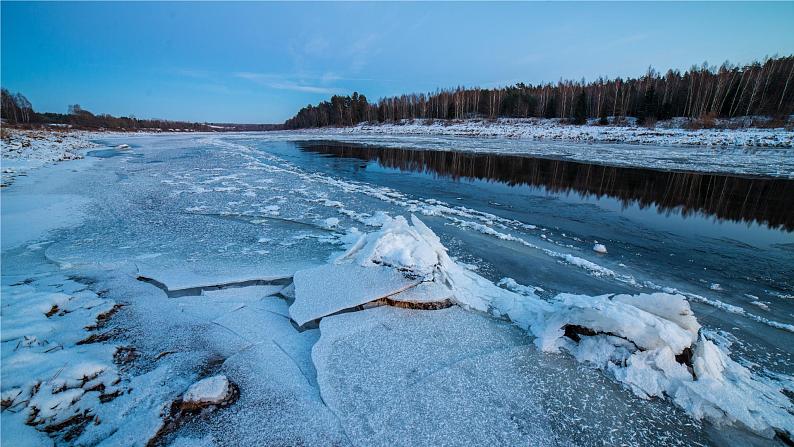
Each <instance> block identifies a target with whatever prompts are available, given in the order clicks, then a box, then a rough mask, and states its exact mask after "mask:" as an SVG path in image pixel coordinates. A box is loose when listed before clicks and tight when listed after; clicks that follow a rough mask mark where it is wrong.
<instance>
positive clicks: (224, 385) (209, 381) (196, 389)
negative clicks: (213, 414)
mask: <svg viewBox="0 0 794 447" xmlns="http://www.w3.org/2000/svg"><path fill="white" fill-rule="evenodd" d="M231 392H232V388H231V384H230V383H229V379H228V378H227V377H226V376H224V375H222V374H221V375H217V376H212V377H207V378H204V379H201V380H199V381H198V382H196V383H194V384H193V385H190V388H188V389H187V391H185V394H184V395H183V396H182V402H184V403H186V404H194V405H198V406H204V405H212V404H221V403H223V402H224V401H225V400H227V399H228V398H229V396H230V395H231Z"/></svg>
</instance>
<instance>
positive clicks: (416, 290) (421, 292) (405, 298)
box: [389, 282, 454, 303]
mask: <svg viewBox="0 0 794 447" xmlns="http://www.w3.org/2000/svg"><path fill="white" fill-rule="evenodd" d="M453 297H454V295H453V293H452V290H450V289H449V288H448V287H446V286H444V285H442V284H438V283H436V282H423V283H419V284H417V285H416V286H415V287H411V288H410V289H408V290H405V291H402V292H400V293H398V294H395V295H392V296H390V297H389V299H390V300H392V301H399V302H403V303H441V302H444V301H447V300H451V299H452V298H453Z"/></svg>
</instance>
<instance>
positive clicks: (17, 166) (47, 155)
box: [0, 128, 97, 186]
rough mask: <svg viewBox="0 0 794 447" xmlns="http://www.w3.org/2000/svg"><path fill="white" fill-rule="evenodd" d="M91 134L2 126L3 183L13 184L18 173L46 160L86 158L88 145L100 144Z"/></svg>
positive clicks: (35, 166) (39, 165)
mask: <svg viewBox="0 0 794 447" xmlns="http://www.w3.org/2000/svg"><path fill="white" fill-rule="evenodd" d="M91 136H92V134H90V133H88V132H80V131H70V132H62V131H43V130H19V129H12V128H4V129H3V137H2V139H0V154H2V184H3V185H4V186H7V185H9V184H11V183H12V182H13V180H14V178H16V177H17V176H19V175H21V174H24V173H25V172H27V171H29V170H31V169H35V168H38V167H41V166H43V165H45V164H47V163H51V162H56V161H66V160H77V159H80V158H83V152H84V151H85V150H86V149H89V148H93V147H97V144H95V143H92V142H91V141H90V138H91Z"/></svg>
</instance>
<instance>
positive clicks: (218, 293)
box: [201, 284, 284, 303]
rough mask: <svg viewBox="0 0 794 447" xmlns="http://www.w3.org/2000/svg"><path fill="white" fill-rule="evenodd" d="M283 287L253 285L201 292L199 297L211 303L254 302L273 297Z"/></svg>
mask: <svg viewBox="0 0 794 447" xmlns="http://www.w3.org/2000/svg"><path fill="white" fill-rule="evenodd" d="M283 288H284V286H281V285H272V284H267V285H254V286H248V287H226V288H222V289H216V290H202V292H201V296H204V297H207V298H209V299H210V300H211V301H212V302H213V303H215V302H219V301H223V302H244V303H248V302H252V301H253V302H256V301H259V300H260V299H262V298H264V297H266V296H270V295H275V294H276V293H278V292H280V291H281V289H283Z"/></svg>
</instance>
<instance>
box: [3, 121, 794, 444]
mask: <svg viewBox="0 0 794 447" xmlns="http://www.w3.org/2000/svg"><path fill="white" fill-rule="evenodd" d="M339 132H346V131H345V130H340V131H339ZM759 132H760V131H759ZM361 133H363V132H361ZM329 135H331V133H329V131H323V132H314V133H312V132H309V133H306V132H301V133H297V132H295V133H286V132H280V133H264V134H234V135H224V134H196V135H174V134H171V135H156V136H151V135H94V136H91V137H90V138H89V137H87V136H83V137H80V136H74V137H73V138H74V139H75V140H72V139H70V140H69V142H68V144H67V141H66V140H64V141H57V139H56V138H55V137H53V138H50V139H45V140H42V143H41V145H42V147H45V148H46V149H44V150H43V152H42V153H43V154H44V155H42V156H41V158H40V159H41V160H43V161H54V160H59V159H69V160H71V161H68V162H63V163H44V162H42V163H37V167H36V168H35V169H32V168H28V169H26V172H25V173H26V175H24V176H16V177H15V178H14V181H13V183H12V184H10V186H7V187H5V188H3V190H2V191H3V192H2V314H1V317H2V328H3V330H2V390H1V391H2V408H3V411H2V436H3V444H4V445H19V446H24V445H52V444H56V445H86V446H94V445H120V446H128V445H141V446H143V445H199V446H202V445H206V446H212V445H219V446H220V445H521V444H523V445H526V444H531V445H544V446H545V445H619V444H620V445H659V444H660V443H663V444H665V445H785V444H784V443H785V442H789V443H790V442H791V441H790V440H791V439H792V437H793V436H794V403H792V398H791V396H792V395H793V394H792V393H794V377H792V374H794V367H792V361H791V360H792V355H794V352H792V351H793V350H794V349H792V346H794V310H793V309H792V297H794V290H792V288H791V280H790V275H788V274H789V273H791V272H794V261H792V259H791V257H790V256H791V247H792V246H794V241H793V240H792V239H791V235H790V233H782V232H777V233H768V234H767V233H764V235H765V236H764V237H765V238H767V239H769V238H772V239H771V240H765V242H764V243H765V244H767V245H768V247H767V248H768V251H767V252H763V251H759V250H758V249H757V248H756V247H754V246H750V245H749V244H750V243H744V245H742V244H738V243H734V241H726V240H720V239H714V240H711V239H705V240H703V241H701V242H702V243H703V249H702V250H701V247H700V246H694V245H696V243H693V242H692V241H691V240H690V239H689V238H688V236H678V235H677V234H675V233H664V232H659V231H657V232H654V231H652V227H651V226H650V225H651V224H648V226H647V227H644V226H636V225H637V221H629V220H628V219H629V217H626V216H628V215H622V214H619V213H617V212H614V213H611V214H608V213H606V212H604V211H599V210H597V209H595V208H594V207H593V206H592V205H591V204H582V203H579V202H577V201H574V200H573V199H570V200H568V199H565V200H563V199H556V198H555V200H554V201H551V200H550V199H549V197H548V196H544V197H537V198H532V197H525V196H521V197H517V198H516V202H515V203H517V204H521V205H520V206H519V208H522V207H523V209H518V210H513V211H508V209H507V208H500V205H499V204H494V203H495V200H496V199H499V200H503V201H504V200H507V197H506V196H508V195H509V194H512V193H508V192H507V191H506V190H505V191H501V190H500V191H501V192H500V194H502V196H501V197H502V198H501V199H500V198H499V197H500V196H498V195H497V196H494V197H491V196H487V195H486V192H487V193H488V194H490V192H492V190H490V189H488V190H483V191H486V192H482V191H479V190H478V188H481V186H479V185H475V184H472V185H469V187H468V188H460V189H459V190H458V189H457V188H458V186H455V185H460V184H453V183H440V182H441V180H439V179H435V178H432V177H427V178H425V177H421V178H419V177H416V178H411V177H407V174H398V173H389V172H383V170H382V169H378V168H377V167H371V166H365V167H362V165H361V164H362V162H361V161H356V160H343V159H334V158H327V157H320V156H317V155H315V154H309V153H306V152H302V151H301V150H300V149H299V148H298V147H297V146H296V145H295V144H294V143H293V141H297V140H306V139H327V138H328V136H329ZM781 135H782V136H781ZM353 136H354V137H355V138H356V139H357V141H364V140H366V138H365V137H361V139H360V140H359V139H358V138H359V135H358V134H354V135H353ZM386 137H388V140H389V143H388V144H385V145H389V144H394V145H401V147H406V146H410V145H412V144H424V143H417V140H416V139H415V138H413V137H399V136H394V135H388V136H386ZM768 137H769V136H768ZM338 138H339V139H342V140H347V139H348V136H347V135H339V136H338ZM367 138H368V137H367ZM379 138H381V137H379ZM422 138H426V137H422ZM427 138H429V137H427ZM433 138H436V137H433ZM439 138H440V139H435V140H432V141H433V142H434V144H437V146H438V147H440V146H442V145H445V147H446V149H447V150H449V149H453V148H454V149H458V148H461V147H462V148H463V149H466V148H468V147H486V148H494V147H496V146H501V150H505V151H508V150H512V149H511V147H512V146H511V145H513V144H518V143H515V141H517V140H509V141H508V140H504V139H495V138H494V139H488V138H478V139H466V138H459V137H443V138H442V137H439ZM752 138H756V137H752ZM759 138H760V137H759ZM769 138H777V139H780V138H788V140H787V141H788V145H789V146H790V145H791V137H790V134H777V135H776V136H774V137H769ZM89 139H93V140H94V141H93V142H92V141H88V140H89ZM370 141H371V142H373V144H374V142H377V143H379V144H383V138H381V139H380V140H377V141H376V140H370ZM422 141H429V140H422ZM465 141H468V143H465V144H468V145H469V146H460V145H458V144H457V143H461V144H463V143H462V142H465ZM754 141H758V140H754ZM452 143H455V144H452ZM3 144H4V147H3V157H4V158H3V165H4V166H3V169H4V184H6V177H5V175H6V174H5V169H6V163H7V162H8V163H9V165H12V164H13V163H12V158H11V156H9V157H6V154H7V153H9V154H11V153H18V155H15V156H14V157H15V158H14V160H24V161H25V163H27V160H30V159H33V158H36V157H35V156H31V155H30V154H29V153H28V155H25V154H26V152H25V150H28V148H27V147H26V148H25V149H21V145H20V150H21V152H20V151H17V149H16V148H17V146H13V147H11V146H9V147H6V144H8V143H6V142H4V143H3ZM37 144H38V143H37ZM89 146H94V147H93V148H91V149H93V150H92V151H86V150H78V148H89ZM559 146H560V147H555V146H554V145H552V144H549V145H547V146H544V147H545V148H546V149H543V150H545V151H547V152H548V151H549V150H556V151H573V149H571V146H566V145H559ZM592 147H593V148H598V147H599V146H597V145H593V146H592ZM604 147H606V146H604ZM627 147H629V148H631V147H634V146H627ZM650 147H651V146H648V148H650ZM432 148H433V147H430V149H432ZM593 150H595V149H593ZM611 150H618V149H611ZM686 150H687V151H691V152H689V154H693V153H696V151H698V150H702V149H697V150H695V149H686ZM596 152H598V151H596ZM646 152H648V153H649V152H650V151H645V150H644V152H642V153H646ZM65 153H69V154H73V155H74V156H72V155H70V156H64V155H63V154H65ZM737 154H738V152H737ZM579 156H587V155H586V154H585V155H579ZM736 156H737V157H739V155H736ZM771 156H772V155H770V157H771ZM748 157H750V156H748ZM752 157H758V154H753V155H752ZM775 157H777V155H775ZM779 157H780V158H779V159H778V158H775V159H774V160H776V161H777V160H781V161H780V162H776V163H772V162H764V163H758V159H757V158H756V159H755V163H754V166H753V167H752V168H751V166H750V163H749V161H748V162H747V165H746V166H745V165H743V164H741V163H740V162H739V161H737V160H739V158H735V159H732V160H733V161H729V162H720V161H714V162H713V163H714V164H716V165H718V166H719V167H720V168H721V169H723V170H728V169H733V170H735V171H737V172H742V173H745V171H744V169H745V168H746V169H753V171H752V172H753V173H761V172H764V173H767V174H769V173H771V172H772V171H774V174H775V175H777V176H780V177H785V178H792V177H794V174H792V172H794V171H792V169H791V167H792V166H794V161H793V160H792V158H794V157H791V156H790V155H788V152H785V153H782V152H781V155H780V156H779ZM639 158H640V161H639V162H640V163H645V162H648V163H654V162H653V160H658V159H656V158H652V157H651V156H650V155H648V157H646V158H644V159H643V158H642V157H639ZM637 160H638V158H637V157H633V158H632V160H627V162H628V163H637V162H638V161H637ZM643 160H644V161H643ZM648 160H651V161H648ZM765 160H766V159H765ZM14 163H18V164H17V166H19V165H22V164H23V163H22V162H14ZM673 163H679V164H684V165H687V164H697V163H698V162H697V160H693V159H692V158H691V157H690V158H689V159H686V160H685V159H680V160H678V161H676V162H673ZM773 164H774V165H775V166H771V165H773ZM698 166H700V165H698ZM743 166H745V167H743ZM712 168H713V166H712V165H710V166H709V167H708V168H707V169H712ZM9 169H16V168H12V167H9ZM417 181H422V182H425V183H422V184H421V185H420V186H413V187H411V186H410V185H407V184H408V183H414V182H417ZM401 182H405V183H401ZM9 183H10V182H9ZM433 185H435V186H433ZM504 188H507V187H504ZM477 198H481V199H482V201H478V200H475V199H477ZM566 200H567V201H566ZM574 202H575V203H574ZM488 204H491V205H488ZM547 207H548V208H547ZM574 209H575V210H577V211H576V213H577V214H575V215H573V214H572V215H571V217H570V218H568V217H566V216H569V214H568V213H573V210H574ZM582 210H585V211H582ZM583 213H590V214H583ZM638 213H639V211H638ZM552 215H553V216H555V217H554V218H555V219H557V220H556V221H553V222H554V223H549V222H545V221H544V219H546V216H552ZM608 216H613V217H610V218H609V219H612V220H604V219H607V217H608ZM564 221H565V222H564ZM567 221H571V222H579V223H578V224H577V226H575V227H571V228H570V229H565V228H566V227H565V226H564V225H567ZM627 221H628V222H629V223H628V224H626V223H625V222H627ZM594 222H601V223H602V224H601V225H597V224H594ZM613 224H614V226H617V225H619V224H620V225H628V226H629V227H630V232H631V233H632V234H634V236H635V237H636V239H633V238H632V239H629V238H626V237H620V236H618V235H616V234H614V233H611V232H610V231H615V230H614V228H612V230H609V229H608V228H607V227H610V226H613ZM704 225H705V224H704ZM561 226H562V227H561ZM620 228H623V227H620ZM728 228H731V229H732V230H731V231H744V230H742V226H741V225H737V226H735V227H726V233H725V234H726V235H727V234H728V231H727V229H728ZM691 230H692V231H695V226H691ZM726 238H727V236H726ZM598 241H600V242H598ZM753 243H755V242H753ZM662 244H667V245H666V246H665V247H664V248H663V249H664V250H669V251H670V252H675V251H676V250H679V252H678V253H679V254H680V255H681V256H684V257H690V256H691V257H692V258H693V259H692V260H691V261H683V262H684V263H685V267H684V268H682V269H681V270H682V271H678V270H679V266H680V265H679V264H674V263H673V261H669V260H667V259H665V258H668V257H672V254H671V255H670V256H668V255H667V253H666V252H665V253H661V252H660V250H662V248H660V247H662ZM686 246H690V247H691V249H692V252H684V250H685V248H683V247H686ZM657 258H662V259H657ZM733 258H736V259H739V260H740V261H737V262H736V264H732V263H731V262H729V261H726V259H733ZM687 265H688V266H689V270H692V271H695V273H694V275H695V277H696V278H697V279H691V278H692V277H690V276H689V271H686V272H684V270H687ZM721 265H722V268H723V269H724V271H725V272H726V273H725V274H726V275H728V276H733V275H734V270H732V269H735V271H736V272H744V274H745V275H746V277H745V278H736V279H735V280H734V279H729V278H723V279H720V277H719V276H713V275H720V274H721V272H719V270H720V268H721V267H720V266H721ZM701 269H702V270H701ZM745 295H750V296H752V297H753V298H752V299H748V297H746V296H745ZM754 302H759V303H761V304H763V305H764V306H765V308H764V307H761V306H759V305H757V304H754Z"/></svg>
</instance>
